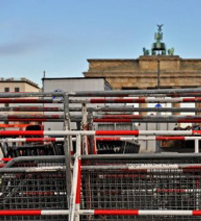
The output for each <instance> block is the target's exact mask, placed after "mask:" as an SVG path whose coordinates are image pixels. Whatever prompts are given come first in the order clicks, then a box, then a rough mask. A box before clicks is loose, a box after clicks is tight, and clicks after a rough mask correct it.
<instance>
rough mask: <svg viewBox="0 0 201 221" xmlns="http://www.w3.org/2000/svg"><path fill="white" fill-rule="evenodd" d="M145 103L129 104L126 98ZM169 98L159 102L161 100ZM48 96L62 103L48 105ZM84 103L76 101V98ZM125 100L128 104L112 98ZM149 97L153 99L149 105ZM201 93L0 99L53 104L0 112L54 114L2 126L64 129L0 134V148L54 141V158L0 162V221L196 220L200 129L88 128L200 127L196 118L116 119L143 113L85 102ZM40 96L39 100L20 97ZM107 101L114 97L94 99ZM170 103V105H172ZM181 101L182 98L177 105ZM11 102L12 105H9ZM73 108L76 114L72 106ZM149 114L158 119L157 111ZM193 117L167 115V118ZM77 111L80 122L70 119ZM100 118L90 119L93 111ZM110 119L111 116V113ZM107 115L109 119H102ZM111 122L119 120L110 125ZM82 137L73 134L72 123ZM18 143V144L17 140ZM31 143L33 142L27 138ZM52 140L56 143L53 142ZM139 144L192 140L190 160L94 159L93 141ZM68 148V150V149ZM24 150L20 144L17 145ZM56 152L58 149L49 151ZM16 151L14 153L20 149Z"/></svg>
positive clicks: (200, 189)
mask: <svg viewBox="0 0 201 221" xmlns="http://www.w3.org/2000/svg"><path fill="white" fill-rule="evenodd" d="M142 95H143V96H147V98H143V99H142V98H136V99H131V98H129V96H133V97H134V96H136V97H137V96H142ZM166 95H167V96H168V97H172V98H169V100H168V99H164V98H161V97H164V96H166ZM53 96H58V97H63V99H59V100H53V99H52V97H53ZM84 96H86V97H89V96H90V97H91V98H90V99H85V100H79V97H84ZM123 96H125V97H126V96H127V97H128V98H117V97H123ZM148 96H153V97H154V96H155V97H156V99H154V98H149V97H148ZM200 96H201V89H196V90H195V89H185V90H152V91H149V90H144V91H112V92H75V93H20V94H17V93H16V94H15V93H14V94H9V93H0V97H1V98H0V102H1V103H17V102H18V103H23V102H24V103H25V102H26V103H28V102H29V103H34V104H35V103H41V104H42V103H59V104H63V108H60V107H59V108H58V107H57V108H55V107H48V108H47V107H37V108H36V106H34V107H33V108H31V107H26V108H24V107H10V108H7V109H6V108H1V109H0V111H5V110H7V111H8V110H12V111H22V110H24V111H39V112H40V111H42V112H47V111H50V112H52V111H57V112H63V113H62V114H58V115H52V114H51V115H48V114H46V113H45V114H42V115H41V114H35V115H33V114H29V115H25V114H21V115H4V116H1V117H0V119H1V120H6V121H23V122H24V121H26V120H27V121H31V120H32V121H37V122H49V121H50V122H51V121H53V122H54V121H55V122H60V121H62V122H64V128H63V130H57V131H54V130H48V131H46V130H45V131H43V130H40V131H24V130H19V131H14V130H13V131H7V130H2V131H0V143H1V144H5V143H12V142H23V143H25V144H26V145H27V143H31V142H32V143H33V144H35V143H36V142H42V143H43V144H44V143H51V144H53V143H56V142H61V146H60V148H62V149H63V152H62V153H61V154H51V155H52V156H47V154H44V152H40V151H39V154H38V155H37V156H35V155H34V154H33V155H31V156H25V155H22V156H19V157H14V158H12V157H7V156H5V157H4V158H2V159H0V161H1V168H0V201H1V208H0V220H69V221H79V220H90V221H91V220H101V221H102V220H122V221H123V220H137V221H142V220H143V221H144V220H149V221H150V220H153V221H161V220H163V221H166V220H172V221H177V220H178V221H182V220H200V218H201V175H200V172H201V154H200V153H199V140H200V134H201V130H195V129H192V130H183V131H181V130H170V131H162V130H161V131H159V130H153V131H146V130H137V129H136V130H129V131H126V130H116V131H109V130H105V131H97V130H92V129H93V123H95V122H97V120H104V121H102V122H108V123H109V122H125V121H124V120H129V121H126V122H130V120H132V122H133V120H134V119H135V122H142V120H143V122H178V121H179V122H194V123H195V122H196V123H199V122H200V117H199V116H196V117H194V116H193V117H189V116H182V121H181V117H180V116H171V117H164V116H157V115H156V116H154V117H150V116H141V115H137V116H136V115H133V114H131V115H125V114H119V112H123V113H124V112H126V111H130V110H133V112H134V111H139V112H141V111H144V110H146V111H149V110H150V109H149V108H147V109H142V108H136V107H135V108H132V107H125V108H124V107H111V108H110V107H93V108H88V107H87V103H93V104H95V103H130V102H132V103H133V102H134V103H139V102H140V103H142V102H152V103H154V102H157V101H160V102H163V101H164V102H192V101H193V102H200V101H201V99H200ZM24 97H39V98H28V99H27V98H26V99H25V98H24ZM97 97H114V98H109V99H108V98H104V99H103V98H100V99H99V98H97ZM174 97H177V98H174ZM183 97H186V98H183ZM15 98H18V99H15ZM74 103H78V104H80V107H76V108H75V107H71V104H74ZM155 110H156V112H163V110H161V109H160V108H158V109H155ZM172 110H173V112H178V111H188V110H190V111H192V112H193V111H196V112H197V111H200V110H199V109H197V108H190V109H188V108H187V109H180V108H177V109H176V108H172V109H171V108H170V109H167V111H172ZM71 111H72V112H74V111H77V112H80V113H82V115H73V114H72V112H71ZM101 111H102V112H107V115H105V114H97V113H96V112H101ZM109 112H118V114H115V115H113V114H111V113H109ZM108 113H109V114H108ZM117 120H118V121H117ZM74 121H75V122H81V124H82V130H76V131H72V130H71V128H70V127H71V126H70V123H71V122H74ZM21 136H22V137H21ZM29 136H32V137H29ZM54 136H59V137H54ZM136 140H137V141H138V140H194V141H195V151H194V152H195V153H191V154H189V153H188V154H179V153H175V154H165V153H160V154H158V153H155V154H133V153H131V154H104V155H101V154H97V153H98V150H97V145H96V142H100V141H102V142H109V141H123V142H126V141H136ZM73 143H74V145H73ZM23 145H24V144H23ZM55 148H59V147H57V146H55ZM20 151H21V150H20Z"/></svg>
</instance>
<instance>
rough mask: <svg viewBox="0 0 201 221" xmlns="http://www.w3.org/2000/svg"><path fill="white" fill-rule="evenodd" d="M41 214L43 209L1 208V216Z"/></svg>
mask: <svg viewBox="0 0 201 221" xmlns="http://www.w3.org/2000/svg"><path fill="white" fill-rule="evenodd" d="M20 215H22V216H34V215H35V216H39V215H41V210H0V216H20Z"/></svg>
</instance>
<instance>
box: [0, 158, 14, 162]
mask: <svg viewBox="0 0 201 221" xmlns="http://www.w3.org/2000/svg"><path fill="white" fill-rule="evenodd" d="M0 160H1V161H4V162H8V161H11V160H12V158H1V159H0Z"/></svg>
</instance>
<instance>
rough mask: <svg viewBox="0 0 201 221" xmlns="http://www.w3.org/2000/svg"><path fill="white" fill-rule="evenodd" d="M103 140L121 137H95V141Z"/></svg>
mask: <svg viewBox="0 0 201 221" xmlns="http://www.w3.org/2000/svg"><path fill="white" fill-rule="evenodd" d="M104 140H108V141H109V140H111V141H114V140H121V138H120V137H96V141H104Z"/></svg>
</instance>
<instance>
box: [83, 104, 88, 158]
mask: <svg viewBox="0 0 201 221" xmlns="http://www.w3.org/2000/svg"><path fill="white" fill-rule="evenodd" d="M82 130H88V127H87V108H86V104H85V103H82ZM82 148H83V149H82V154H89V150H88V148H89V147H88V140H87V136H86V135H84V136H82Z"/></svg>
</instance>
